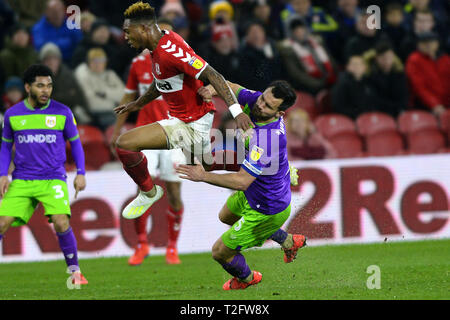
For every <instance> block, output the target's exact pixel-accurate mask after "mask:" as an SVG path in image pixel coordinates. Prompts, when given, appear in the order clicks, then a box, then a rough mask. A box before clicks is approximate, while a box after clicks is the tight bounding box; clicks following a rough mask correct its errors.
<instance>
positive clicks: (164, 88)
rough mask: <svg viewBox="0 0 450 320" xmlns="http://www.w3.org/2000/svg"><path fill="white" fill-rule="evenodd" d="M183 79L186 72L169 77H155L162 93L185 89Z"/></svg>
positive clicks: (157, 86)
mask: <svg viewBox="0 0 450 320" xmlns="http://www.w3.org/2000/svg"><path fill="white" fill-rule="evenodd" d="M183 80H184V74H182V73H181V74H178V75H176V76H173V77H170V78H167V79H158V78H156V77H155V81H156V88H158V91H159V92H162V93H170V92H176V91H181V90H182V89H183Z"/></svg>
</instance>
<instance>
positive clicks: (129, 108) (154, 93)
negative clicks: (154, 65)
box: [114, 81, 161, 114]
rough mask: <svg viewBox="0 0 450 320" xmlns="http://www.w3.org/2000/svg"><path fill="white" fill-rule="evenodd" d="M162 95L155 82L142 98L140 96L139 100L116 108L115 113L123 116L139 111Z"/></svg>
mask: <svg viewBox="0 0 450 320" xmlns="http://www.w3.org/2000/svg"><path fill="white" fill-rule="evenodd" d="M160 95H161V93H160V92H159V91H158V89H157V88H156V82H155V81H153V82H152V84H151V85H150V88H148V90H147V91H146V92H145V93H144V94H143V95H142V96H140V97H139V99H137V100H136V101H132V102H130V103H127V104H124V105H121V106H118V107H116V108H114V112H115V113H117V114H123V113H126V112H133V111H138V110H140V109H142V108H143V107H144V106H145V105H146V104H148V103H150V102H151V101H153V100H155V99H156V98H158V97H159V96H160Z"/></svg>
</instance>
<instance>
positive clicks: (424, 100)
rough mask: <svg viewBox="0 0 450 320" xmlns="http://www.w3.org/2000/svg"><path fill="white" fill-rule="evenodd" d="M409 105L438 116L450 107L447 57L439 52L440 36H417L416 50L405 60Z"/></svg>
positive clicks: (424, 34) (430, 33)
mask: <svg viewBox="0 0 450 320" xmlns="http://www.w3.org/2000/svg"><path fill="white" fill-rule="evenodd" d="M406 74H407V76H408V80H409V85H410V88H411V94H412V97H411V98H412V101H411V104H412V106H414V107H416V108H421V107H425V108H428V109H430V110H432V111H433V113H434V114H436V115H440V114H441V113H443V112H444V111H445V109H446V108H450V56H449V55H448V54H447V53H442V52H440V51H439V36H438V35H437V34H436V33H433V32H425V33H421V34H419V35H418V40H417V50H416V51H415V52H413V53H412V54H411V55H410V56H409V57H408V60H407V61H406Z"/></svg>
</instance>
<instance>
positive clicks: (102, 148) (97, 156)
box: [83, 143, 111, 170]
mask: <svg viewBox="0 0 450 320" xmlns="http://www.w3.org/2000/svg"><path fill="white" fill-rule="evenodd" d="M83 149H84V155H85V159H86V160H85V161H86V167H88V166H89V168H92V169H93V170H98V169H100V167H101V166H102V165H104V164H105V163H107V162H109V161H110V160H111V152H110V151H109V148H108V147H107V146H106V145H105V144H104V143H87V144H84V145H83Z"/></svg>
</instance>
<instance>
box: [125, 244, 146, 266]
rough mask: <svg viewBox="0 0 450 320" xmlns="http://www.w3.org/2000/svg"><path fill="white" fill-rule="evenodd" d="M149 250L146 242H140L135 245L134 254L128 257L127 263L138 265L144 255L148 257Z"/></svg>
mask: <svg viewBox="0 0 450 320" xmlns="http://www.w3.org/2000/svg"><path fill="white" fill-rule="evenodd" d="M149 252H150V248H149V246H148V244H146V243H140V244H138V245H137V246H136V247H135V250H134V254H133V255H132V256H131V257H130V259H128V264H129V265H130V266H138V265H140V264H141V263H142V262H143V261H144V259H145V258H146V257H148V253H149Z"/></svg>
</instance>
